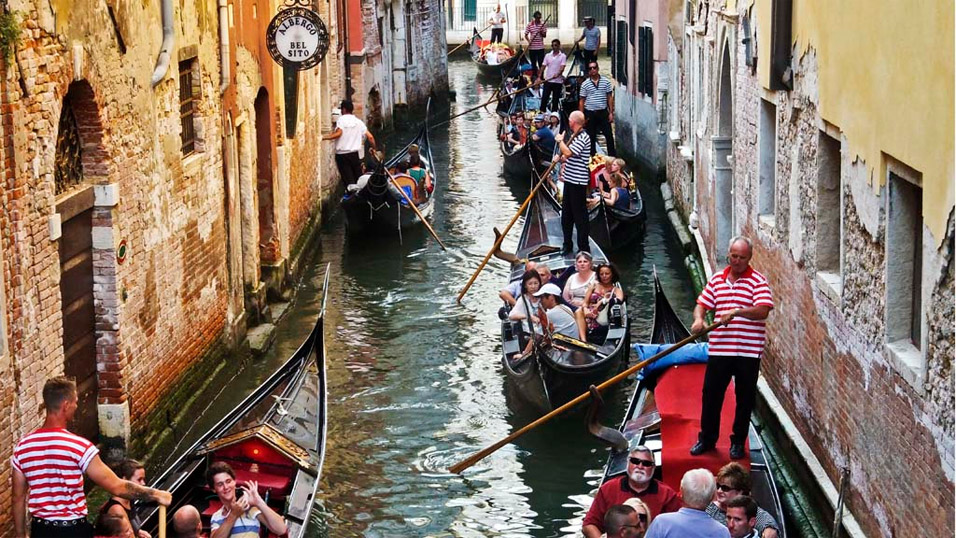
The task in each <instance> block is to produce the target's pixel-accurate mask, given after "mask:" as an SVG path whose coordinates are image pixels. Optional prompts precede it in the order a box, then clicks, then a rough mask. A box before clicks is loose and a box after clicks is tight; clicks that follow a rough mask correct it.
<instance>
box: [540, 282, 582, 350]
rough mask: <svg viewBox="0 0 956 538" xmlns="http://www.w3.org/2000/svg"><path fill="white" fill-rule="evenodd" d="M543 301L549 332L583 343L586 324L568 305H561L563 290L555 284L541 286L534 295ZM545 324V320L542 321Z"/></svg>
mask: <svg viewBox="0 0 956 538" xmlns="http://www.w3.org/2000/svg"><path fill="white" fill-rule="evenodd" d="M534 296H535V297H537V298H538V299H539V300H540V301H541V306H542V307H543V308H544V309H545V315H546V316H547V318H548V319H547V322H548V332H550V333H558V334H563V335H564V336H567V337H569V338H577V339H578V340H581V341H582V342H583V341H584V340H585V338H586V337H587V334H586V332H585V328H584V324H583V323H579V322H578V320H577V319H575V317H574V312H573V311H572V310H571V309H570V308H568V306H567V305H563V304H561V288H559V287H557V286H555V285H554V284H550V283H549V284H545V285H544V286H541V289H540V290H538V293H535V294H534ZM541 322H542V323H544V320H541Z"/></svg>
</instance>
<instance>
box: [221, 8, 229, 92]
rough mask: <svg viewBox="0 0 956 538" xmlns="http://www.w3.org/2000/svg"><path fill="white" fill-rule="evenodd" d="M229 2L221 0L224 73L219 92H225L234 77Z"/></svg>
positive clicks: (222, 69) (222, 68)
mask: <svg viewBox="0 0 956 538" xmlns="http://www.w3.org/2000/svg"><path fill="white" fill-rule="evenodd" d="M231 60H232V59H231V58H230V57H229V3H228V1H227V0H219V71H220V73H222V79H221V81H220V83H219V93H225V91H226V88H228V87H229V79H230V78H231V77H232V73H231V72H230V68H229V64H230V63H231Z"/></svg>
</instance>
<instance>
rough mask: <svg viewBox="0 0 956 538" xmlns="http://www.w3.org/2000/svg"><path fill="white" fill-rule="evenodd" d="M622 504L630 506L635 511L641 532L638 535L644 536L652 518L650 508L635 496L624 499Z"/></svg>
mask: <svg viewBox="0 0 956 538" xmlns="http://www.w3.org/2000/svg"><path fill="white" fill-rule="evenodd" d="M624 504H625V505H627V506H630V507H631V508H633V509H634V511H636V512H637V519H638V521H639V523H638V524H639V525H640V527H641V533H640V535H639V536H644V533H646V532H647V527H648V526H649V525H650V524H651V521H653V520H654V518H653V517H651V509H650V507H648V506H647V504H645V503H644V501H642V500H640V499H638V498H637V497H631V498H630V499H628V500H626V501H624Z"/></svg>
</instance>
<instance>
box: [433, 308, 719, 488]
mask: <svg viewBox="0 0 956 538" xmlns="http://www.w3.org/2000/svg"><path fill="white" fill-rule="evenodd" d="M719 326H720V323H713V324H711V325H709V326H707V327H705V328H704V330H702V331H701V332H699V333H696V334H692V335H690V336H688V337H687V338H684V339H683V340H681V341H680V342H678V343H676V344H674V345H673V346H671V347H669V348H667V349H665V350H663V351H661V352H660V353H658V354H656V355H654V356H653V357H651V358H649V359H647V360H645V361H641V362H639V363H637V364H635V365H634V366H631V367H630V368H628V369H627V370H624V371H623V372H621V373H619V374H617V375H616V376H614V377H612V378H611V379H608V380H607V381H605V382H603V383H601V384H600V385H598V386H597V390H599V391H603V390H604V389H606V388H608V387H610V386H612V385H615V384H617V383H620V382H621V381H623V380H624V379H626V378H627V377H629V376H630V375H631V374H634V373H636V372H637V371H638V370H640V369H641V368H644V367H645V366H647V365H648V364H651V363H653V362H655V361H657V360H660V359H662V358H664V357H666V356H668V355H670V354H671V353H673V352H674V351H677V350H678V349H680V348H682V347H684V346H686V345H687V344H689V343H691V342H693V341H694V340H697V339H698V338H700V337H701V336H703V335H705V334H707V333H709V332H710V331H712V330H714V329H716V328H717V327H719ZM590 397H591V393H590V392H585V393H583V394H581V395H579V396H578V397H576V398H575V399H573V400H571V401H570V402H568V403H566V404H564V405H562V406H561V407H559V408H557V409H555V410H554V411H551V412H550V413H548V414H547V415H544V416H543V417H541V418H539V419H538V420H535V421H534V422H532V423H531V424H528V425H527V426H525V427H523V428H521V429H520V430H518V431H516V432H514V433H512V434H511V435H509V436H508V437H505V438H504V439H502V440H500V441H498V442H496V443H494V444H493V445H491V446H489V447H487V448H484V449H482V450H481V451H479V452H476V453H475V454H472V455H471V456H469V457H467V458H465V459H464V460H462V461H460V462H458V463H456V464H455V465H452V466H451V467H449V468H448V470H449V471H451V472H453V473H455V474H460V473H461V472H462V471H464V470H465V469H467V468H469V467H471V466H472V465H474V464H476V463H478V462H479V461H481V460H483V459H485V458H486V457H487V456H489V455H490V454H492V453H494V452H495V451H497V450H498V449H499V448H501V447H503V446H505V445H506V444H508V443H510V442H512V441H514V440H515V439H517V438H519V437H521V436H522V435H524V434H526V433H528V432H529V431H531V430H533V429H535V428H537V427H538V426H540V425H542V424H544V423H546V422H548V421H550V420H551V419H552V418H554V417H556V416H558V415H560V414H562V413H564V412H565V411H567V410H569V409H571V408H572V407H574V406H576V405H578V404H579V403H581V402H583V401H585V400H587V399H588V398H590Z"/></svg>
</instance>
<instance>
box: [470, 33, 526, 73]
mask: <svg viewBox="0 0 956 538" xmlns="http://www.w3.org/2000/svg"><path fill="white" fill-rule="evenodd" d="M485 44H487V42H485V41H484V40H482V39H481V34H479V33H478V30H477V29H473V30H472V35H471V47H469V51H470V52H471V61H473V62H475V65H477V66H478V72H479V73H481V74H482V75H485V76H493V77H500V76H503V75H506V74H508V73H509V72H511V70H512V69H513V68H514V66H515V65H516V64H517V63H518V59H519V58H521V55H522V47H519V48H518V50H517V51H513V52H514V53H513V55H512V56H511V58H509V59H507V60H505V61H504V62H501V63H499V64H489V63H488V62H487V61H484V60H482V59H481V48H482V47H483V46H484V45H485ZM508 48H509V49H510V48H511V47H508Z"/></svg>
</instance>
